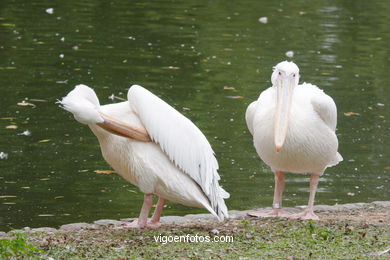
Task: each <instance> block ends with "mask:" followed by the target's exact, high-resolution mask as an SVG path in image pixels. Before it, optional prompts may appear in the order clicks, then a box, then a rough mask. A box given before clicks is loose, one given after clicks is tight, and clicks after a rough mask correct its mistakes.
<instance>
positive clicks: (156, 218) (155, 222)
mask: <svg viewBox="0 0 390 260" xmlns="http://www.w3.org/2000/svg"><path fill="white" fill-rule="evenodd" d="M164 204H165V199H164V198H163V197H159V198H158V202H157V206H156V209H155V210H154V213H153V217H152V219H151V220H150V222H149V223H148V224H147V226H148V227H150V228H158V227H160V226H161V224H160V216H161V212H162V210H163V208H164Z"/></svg>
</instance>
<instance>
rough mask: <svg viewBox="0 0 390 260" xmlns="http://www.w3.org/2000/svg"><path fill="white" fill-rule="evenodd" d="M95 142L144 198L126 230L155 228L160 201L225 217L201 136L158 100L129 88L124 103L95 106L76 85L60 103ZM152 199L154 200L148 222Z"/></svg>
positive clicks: (222, 194) (211, 155) (88, 92)
mask: <svg viewBox="0 0 390 260" xmlns="http://www.w3.org/2000/svg"><path fill="white" fill-rule="evenodd" d="M60 103H61V105H62V106H63V108H64V109H66V110H67V111H69V112H71V113H73V115H74V117H75V119H76V120H77V121H79V122H81V123H83V124H87V125H88V126H89V127H90V128H91V130H92V132H93V133H94V134H95V135H96V137H97V138H98V140H99V144H100V148H101V151H102V154H103V157H104V159H105V160H106V161H107V162H108V163H109V164H110V165H111V166H112V167H113V169H114V170H115V171H116V172H117V173H119V174H120V175H121V176H122V177H123V178H124V179H126V180H127V181H129V182H130V183H132V184H133V185H135V186H137V187H139V189H140V190H141V191H142V192H143V193H144V194H145V197H144V204H143V207H142V209H141V213H140V217H139V218H138V220H136V221H134V222H132V223H130V224H128V225H127V227H128V228H144V227H151V228H153V227H158V226H159V219H160V214H161V211H162V209H163V206H164V202H165V200H170V201H174V202H177V203H180V204H183V205H186V206H191V207H200V208H206V209H207V210H208V211H210V212H211V213H212V214H213V215H215V216H216V217H217V218H218V219H219V220H223V219H224V217H228V213H227V207H226V205H225V202H224V199H226V198H228V197H229V194H228V193H227V192H226V191H224V190H223V188H222V187H220V186H219V183H218V181H219V180H220V177H219V175H218V172H217V170H218V162H217V160H216V159H215V156H214V153H213V150H212V148H211V146H210V144H209V143H208V141H207V139H206V137H205V136H204V135H203V134H202V132H201V131H200V130H199V129H198V128H197V127H196V126H195V125H194V124H193V123H192V122H191V121H190V120H189V119H187V118H186V117H184V116H183V115H182V114H180V113H179V112H178V111H176V110H175V109H174V108H173V107H171V106H170V105H168V104H167V103H165V102H164V101H163V100H161V99H160V98H158V97H157V96H155V95H154V94H152V93H151V92H149V91H148V90H146V89H145V88H143V87H141V86H138V85H133V86H132V87H131V88H130V89H129V91H128V101H125V102H120V103H114V104H108V105H103V106H100V104H99V100H98V98H97V96H96V94H95V92H94V91H93V90H92V89H91V88H89V87H87V86H85V85H78V86H76V87H75V89H74V90H73V91H71V92H70V93H69V94H68V95H67V96H66V97H64V98H63V99H62V101H60ZM152 195H157V196H158V197H159V200H158V203H157V206H156V209H155V212H154V215H153V217H152V219H151V220H150V221H149V222H148V221H147V217H148V214H149V211H150V209H151V207H152V203H153V200H152Z"/></svg>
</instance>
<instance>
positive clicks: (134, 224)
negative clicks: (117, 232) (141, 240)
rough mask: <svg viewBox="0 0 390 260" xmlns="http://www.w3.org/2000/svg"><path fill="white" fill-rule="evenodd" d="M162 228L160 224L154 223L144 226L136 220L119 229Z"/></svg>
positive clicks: (149, 222)
mask: <svg viewBox="0 0 390 260" xmlns="http://www.w3.org/2000/svg"><path fill="white" fill-rule="evenodd" d="M159 227H161V223H160V222H152V221H148V222H147V223H146V224H144V225H142V224H140V223H139V222H138V219H134V220H133V221H132V222H127V223H125V224H123V225H122V226H120V227H118V229H138V228H151V229H156V228H159Z"/></svg>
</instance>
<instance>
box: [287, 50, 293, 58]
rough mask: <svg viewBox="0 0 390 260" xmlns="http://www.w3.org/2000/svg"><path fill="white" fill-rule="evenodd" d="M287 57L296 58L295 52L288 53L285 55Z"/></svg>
mask: <svg viewBox="0 0 390 260" xmlns="http://www.w3.org/2000/svg"><path fill="white" fill-rule="evenodd" d="M285 55H286V57H288V58H292V57H294V52H293V51H287V52H286V53H285Z"/></svg>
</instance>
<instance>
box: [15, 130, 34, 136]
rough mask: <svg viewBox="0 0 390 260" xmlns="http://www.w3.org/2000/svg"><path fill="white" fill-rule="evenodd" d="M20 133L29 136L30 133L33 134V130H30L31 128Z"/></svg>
mask: <svg viewBox="0 0 390 260" xmlns="http://www.w3.org/2000/svg"><path fill="white" fill-rule="evenodd" d="M18 135H25V136H29V135H31V132H30V131H29V130H26V131H24V132H23V133H20V134H18Z"/></svg>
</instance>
